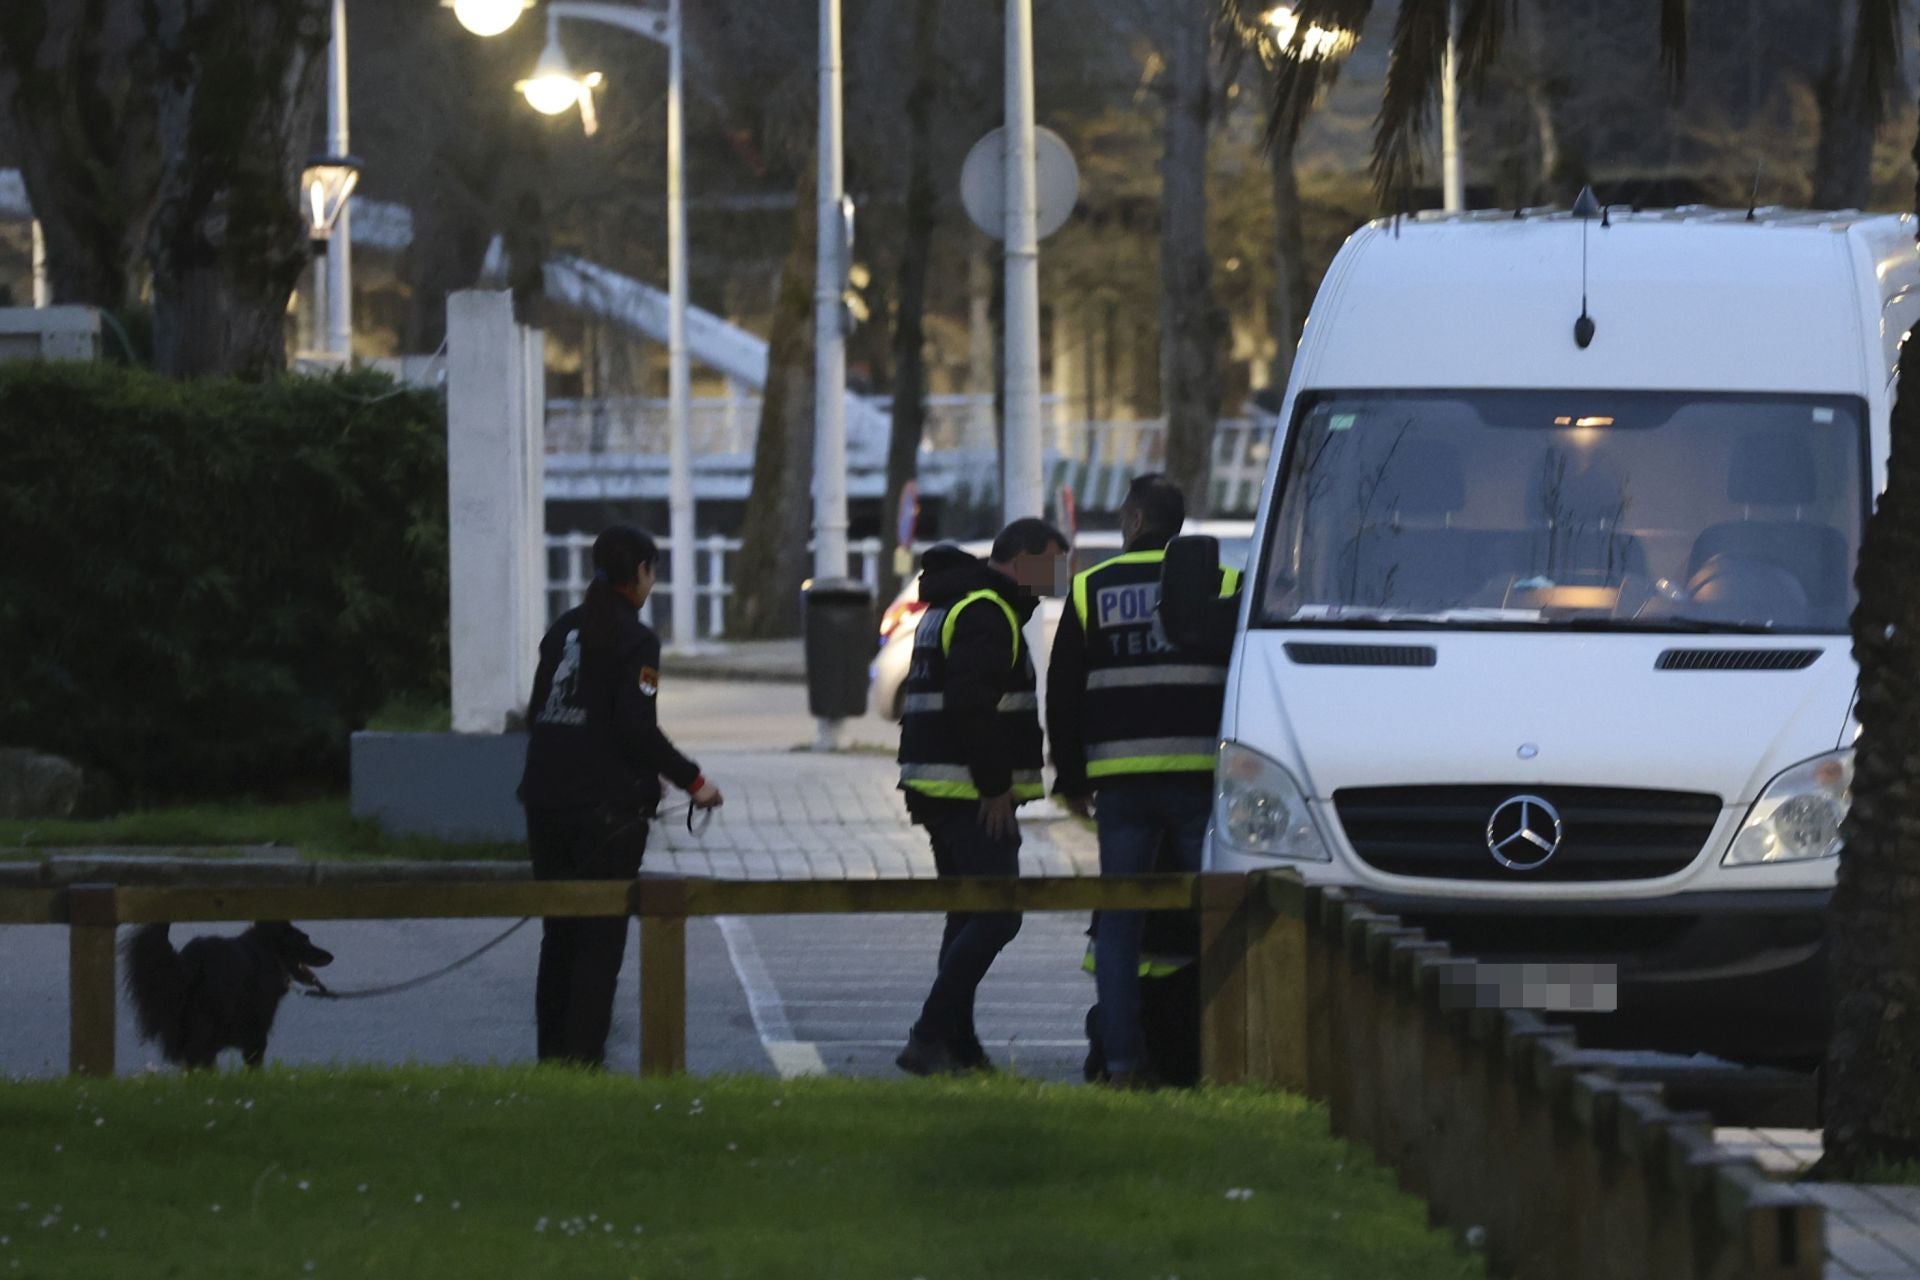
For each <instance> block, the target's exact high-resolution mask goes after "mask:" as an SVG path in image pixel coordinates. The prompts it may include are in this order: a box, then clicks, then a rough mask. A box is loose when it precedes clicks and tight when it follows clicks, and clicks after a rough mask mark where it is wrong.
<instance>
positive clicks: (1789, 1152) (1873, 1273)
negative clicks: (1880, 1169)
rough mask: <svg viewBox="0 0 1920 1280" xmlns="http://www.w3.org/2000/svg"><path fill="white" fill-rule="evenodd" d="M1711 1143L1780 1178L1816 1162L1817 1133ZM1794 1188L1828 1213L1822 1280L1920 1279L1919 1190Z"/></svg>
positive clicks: (1768, 1133) (1754, 1134)
mask: <svg viewBox="0 0 1920 1280" xmlns="http://www.w3.org/2000/svg"><path fill="white" fill-rule="evenodd" d="M1713 1139H1714V1141H1715V1142H1716V1143H1717V1144H1719V1145H1720V1146H1721V1147H1723V1148H1725V1149H1726V1150H1728V1151H1734V1152H1738V1153H1740V1154H1742V1155H1750V1156H1752V1157H1753V1158H1754V1160H1755V1161H1756V1162H1757V1163H1758V1164H1759V1165H1760V1167H1761V1168H1763V1169H1765V1170H1766V1171H1767V1172H1768V1173H1770V1174H1773V1175H1774V1176H1776V1177H1779V1178H1784V1179H1790V1178H1794V1177H1796V1176H1798V1175H1800V1174H1802V1173H1804V1172H1806V1170H1808V1169H1810V1168H1812V1167H1813V1165H1814V1162H1815V1161H1817V1160H1819V1158H1820V1131H1819V1130H1818V1129H1716V1130H1715V1131H1714V1134H1713ZM1796 1185H1797V1186H1798V1187H1799V1189H1800V1190H1802V1191H1805V1192H1806V1193H1808V1194H1809V1195H1811V1196H1813V1197H1815V1198H1816V1199H1818V1200H1819V1201H1820V1203H1821V1204H1823V1205H1825V1206H1826V1209H1827V1270H1826V1275H1827V1280H1866V1278H1868V1277H1871V1280H1893V1278H1895V1277H1900V1278H1902V1280H1906V1278H1909V1277H1911V1278H1915V1280H1920V1187H1909V1186H1868V1185H1854V1184H1851V1183H1838V1182H1801V1183H1797V1184H1796Z"/></svg>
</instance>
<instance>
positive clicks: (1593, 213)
mask: <svg viewBox="0 0 1920 1280" xmlns="http://www.w3.org/2000/svg"><path fill="white" fill-rule="evenodd" d="M1573 216H1574V217H1576V218H1578V219H1579V220H1580V318H1579V319H1578V320H1575V321H1574V322H1573V341H1574V343H1575V345H1577V346H1578V347H1579V348H1580V349H1581V350H1582V351H1585V350H1586V349H1587V348H1588V347H1589V346H1591V345H1592V343H1593V332H1594V323H1593V317H1592V316H1590V315H1588V314H1587V226H1588V224H1589V223H1591V222H1592V221H1593V220H1594V219H1595V218H1599V219H1600V220H1601V221H1602V223H1603V224H1604V223H1605V221H1606V216H1607V211H1606V210H1605V209H1604V208H1602V207H1601V205H1600V200H1599V197H1597V196H1595V195H1594V194H1593V188H1592V187H1591V186H1586V187H1582V188H1580V198H1579V199H1577V200H1575V201H1574V202H1573Z"/></svg>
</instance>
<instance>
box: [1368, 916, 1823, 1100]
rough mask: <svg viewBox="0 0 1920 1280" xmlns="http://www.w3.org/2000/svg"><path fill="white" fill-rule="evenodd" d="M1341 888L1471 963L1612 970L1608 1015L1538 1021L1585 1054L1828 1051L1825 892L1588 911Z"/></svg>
mask: <svg viewBox="0 0 1920 1280" xmlns="http://www.w3.org/2000/svg"><path fill="white" fill-rule="evenodd" d="M1349 892H1351V893H1353V894H1355V896H1357V897H1359V898H1360V899H1362V900H1363V901H1365V902H1366V903H1367V904H1368V905H1369V906H1372V907H1374V908H1376V909H1378V910H1381V911H1386V912H1390V913H1392V914H1394V915H1397V916H1400V917H1401V918H1403V919H1404V920H1406V921H1407V923H1409V924H1412V925H1416V926H1418V927H1420V928H1422V929H1425V930H1426V931H1427V933H1428V934H1429V935H1430V936H1433V937H1436V938H1441V939H1444V940H1446V941H1447V942H1449V943H1451V944H1452V945H1453V948H1454V950H1455V951H1456V952H1457V953H1458V954H1460V955H1463V956H1471V957H1472V958H1474V959H1476V960H1484V961H1489V962H1500V963H1515V964H1525V963H1536V962H1537V963H1541V964H1568V963H1571V964H1581V965H1589V966H1612V968H1613V971H1614V973H1615V974H1616V981H1617V1006H1616V1008H1615V1010H1614V1011H1612V1012H1609V1013H1552V1014H1550V1015H1549V1016H1551V1017H1553V1018H1554V1019H1555V1020H1556V1021H1565V1022H1567V1023H1568V1024H1569V1025H1572V1026H1574V1027H1575V1028H1577V1029H1578V1032H1579V1036H1580V1042H1581V1043H1582V1044H1583V1045H1586V1046H1589V1047H1592V1048H1613V1049H1650V1050H1657V1051H1660V1052H1664V1053H1710V1054H1714V1055H1716V1056H1718V1057H1723V1058H1730V1059H1733V1060H1736V1061H1742V1062H1770V1063H1790V1064H1794V1065H1805V1064H1808V1063H1812V1062H1817V1061H1819V1060H1820V1058H1821V1056H1822V1054H1823V1053H1824V1051H1825V1049H1826V1043H1827V1035H1828V1031H1829V1028H1830V1025H1831V1010H1830V997H1829V994H1828V991H1827V949H1826V912H1827V904H1828V902H1829V900H1830V899H1831V898H1832V896H1833V891H1832V890H1831V889H1796V890H1781V891H1772V892H1749V891H1741V892H1718V893H1686V894H1675V895H1673V896H1670V897H1665V898H1651V899H1649V898H1636V899H1622V900H1613V901H1606V900H1602V901H1592V902H1568V901H1558V902H1542V901H1525V902H1516V901H1513V900H1504V901H1488V900H1485V899H1480V900H1473V901H1463V900H1461V899H1457V898H1428V897H1418V896H1409V895H1400V894H1385V893H1376V892H1373V891H1370V890H1365V889H1358V888H1356V889H1352V890H1349Z"/></svg>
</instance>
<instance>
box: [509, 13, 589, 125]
mask: <svg viewBox="0 0 1920 1280" xmlns="http://www.w3.org/2000/svg"><path fill="white" fill-rule="evenodd" d="M600 80H601V76H600V73H599V72H598V71H589V72H587V73H586V74H585V75H579V74H576V73H575V72H574V69H573V65H572V64H571V63H569V62H568V61H567V54H566V51H565V50H564V49H562V48H561V47H560V31H559V23H558V21H557V20H556V19H555V18H554V16H553V14H552V13H549V14H548V15H547V47H546V48H545V49H542V50H541V51H540V60H539V61H538V62H536V63H534V64H533V74H532V75H530V76H528V77H527V78H526V79H525V80H522V81H520V82H518V83H517V84H515V85H514V86H513V87H514V88H516V89H518V90H519V91H520V93H521V95H522V96H524V97H525V98H526V100H527V104H528V105H529V106H531V107H532V108H533V109H534V110H535V111H538V112H539V113H540V114H541V115H543V116H557V115H559V114H560V113H561V112H563V111H566V110H568V109H570V108H571V107H573V106H574V105H575V104H576V103H577V104H579V107H580V123H581V125H582V126H583V127H584V128H585V129H586V131H587V133H588V134H589V135H591V134H592V133H593V132H594V131H595V130H597V129H598V128H599V127H600V122H599V120H598V118H597V117H596V116H595V115H594V112H593V91H594V90H595V89H596V88H598V87H599V84H600Z"/></svg>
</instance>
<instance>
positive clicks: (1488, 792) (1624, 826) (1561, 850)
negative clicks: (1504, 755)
mask: <svg viewBox="0 0 1920 1280" xmlns="http://www.w3.org/2000/svg"><path fill="white" fill-rule="evenodd" d="M1518 796H1534V797H1538V798H1539V799H1541V800H1544V801H1546V802H1547V804H1549V805H1551V806H1552V807H1553V809H1554V810H1555V811H1556V812H1558V814H1559V816H1560V845H1559V847H1558V848H1557V849H1555V850H1554V851H1553V853H1552V855H1551V856H1550V857H1548V858H1547V859H1546V860H1545V861H1544V862H1542V863H1540V865H1538V866H1536V867H1533V868H1532V869H1531V870H1524V871H1516V870H1513V869H1511V868H1509V867H1507V866H1504V865H1502V864H1501V863H1500V862H1499V861H1498V860H1496V859H1495V858H1494V856H1493V853H1492V851H1491V850H1489V848H1488V847H1487V844H1488V841H1487V827H1488V824H1489V823H1490V822H1491V821H1492V819H1493V814H1494V810H1496V809H1498V808H1499V807H1500V806H1501V805H1503V804H1505V803H1506V802H1507V801H1509V800H1512V799H1514V798H1515V797H1518ZM1333 807H1334V812H1335V813H1336V814H1337V815H1338V816H1339V819H1340V826H1341V828H1342V829H1343V830H1344V831H1345V832H1346V836H1347V841H1348V843H1350V844H1351V845H1352V846H1353V850H1354V852H1355V853H1357V854H1359V855H1360V858H1361V860H1362V861H1364V862H1365V863H1366V864H1367V865H1368V866H1370V867H1374V868H1376V869H1377V870H1380V871H1384V872H1387V873H1388V874H1390V875H1397V876H1426V877H1430V878H1436V879H1443V880H1498V881H1508V882H1513V881H1545V882H1556V881H1560V882H1563V881H1579V880H1650V879H1654V878H1656V877H1658V876H1665V875H1672V874H1673V873H1674V872H1676V871H1680V870H1682V869H1683V868H1685V867H1686V866H1687V865H1688V864H1689V863H1691V862H1692V861H1693V860H1694V858H1696V857H1698V856H1699V853H1700V850H1701V849H1702V848H1703V847H1705V845H1706V843H1707V837H1708V836H1709V835H1711V834H1712V832H1713V825H1714V822H1715V821H1716V820H1717V819H1718V818H1719V816H1720V798H1719V797H1718V796H1712V795H1704V794H1701V793H1698V792H1690V791H1637V790H1628V789H1625V788H1615V787H1550V786H1536V785H1532V784H1528V783H1514V784H1512V785H1510V786H1502V785H1494V786H1480V785H1475V786H1457V787H1345V788H1342V789H1341V790H1338V791H1335V792H1334V793H1333ZM1535 822H1536V825H1538V826H1544V827H1545V828H1546V829H1545V830H1544V831H1542V832H1541V834H1542V835H1543V836H1546V837H1547V838H1549V839H1550V838H1551V836H1552V822H1551V819H1545V820H1542V819H1540V818H1537V817H1536V819H1535ZM1525 853H1526V855H1527V856H1525V857H1517V858H1514V859H1512V860H1513V861H1533V860H1535V859H1537V858H1538V857H1539V851H1538V850H1537V849H1534V848H1529V849H1526V850H1525Z"/></svg>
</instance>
